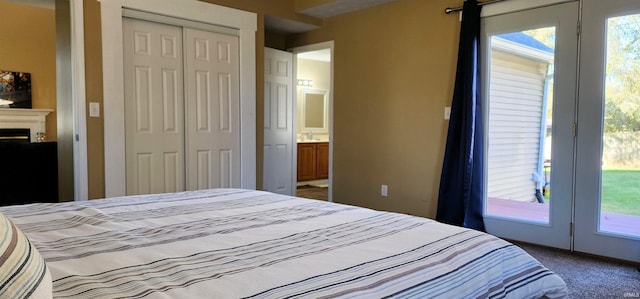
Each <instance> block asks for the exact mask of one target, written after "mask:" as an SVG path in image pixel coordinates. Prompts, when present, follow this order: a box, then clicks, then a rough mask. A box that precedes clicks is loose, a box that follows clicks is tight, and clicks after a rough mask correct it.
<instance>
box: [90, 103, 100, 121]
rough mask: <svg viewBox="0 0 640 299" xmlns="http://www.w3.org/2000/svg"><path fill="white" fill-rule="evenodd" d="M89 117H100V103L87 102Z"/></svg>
mask: <svg viewBox="0 0 640 299" xmlns="http://www.w3.org/2000/svg"><path fill="white" fill-rule="evenodd" d="M89 117H100V103H97V102H89Z"/></svg>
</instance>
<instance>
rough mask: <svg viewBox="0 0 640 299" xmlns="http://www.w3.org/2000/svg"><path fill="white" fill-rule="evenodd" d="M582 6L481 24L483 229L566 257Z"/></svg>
mask: <svg viewBox="0 0 640 299" xmlns="http://www.w3.org/2000/svg"><path fill="white" fill-rule="evenodd" d="M578 13H579V5H578V2H572V3H565V4H558V5H553V6H549V7H544V8H536V9H531V10H526V11H521V12H516V13H509V14H502V15H498V16H493V17H486V18H484V19H483V26H482V33H483V34H482V35H483V41H482V44H483V45H484V46H483V49H484V50H485V51H484V53H485V55H484V60H483V62H484V66H483V70H484V72H483V74H484V83H485V84H483V87H484V100H483V103H484V109H485V111H484V115H485V117H486V134H485V136H486V141H485V144H486V147H487V148H486V150H485V153H486V154H485V155H486V157H485V165H486V180H485V182H486V188H485V190H486V197H485V218H484V219H485V225H486V228H487V231H488V232H489V233H491V234H494V235H497V236H500V237H504V238H508V239H512V240H521V241H527V242H533V243H538V244H544V245H547V246H553V247H558V248H566V249H569V248H570V246H571V241H570V225H571V224H570V222H571V221H570V220H571V207H572V198H573V180H572V177H573V166H574V160H573V149H574V138H573V125H574V119H575V106H576V104H575V103H576V102H575V101H576V96H575V86H576V75H575V72H576V56H577V48H578V46H577V41H578V38H577V34H576V24H577V22H578Z"/></svg>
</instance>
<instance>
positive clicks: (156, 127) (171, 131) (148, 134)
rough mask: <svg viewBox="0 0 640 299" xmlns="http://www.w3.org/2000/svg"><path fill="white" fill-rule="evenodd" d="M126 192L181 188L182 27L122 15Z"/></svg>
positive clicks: (163, 190) (182, 164)
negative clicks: (123, 17)
mask: <svg viewBox="0 0 640 299" xmlns="http://www.w3.org/2000/svg"><path fill="white" fill-rule="evenodd" d="M123 38H124V49H125V50H124V53H125V56H124V82H125V84H124V85H125V111H124V113H125V128H126V137H125V140H126V149H125V150H126V159H127V162H126V174H127V194H149V193H163V192H175V191H181V190H184V188H185V187H184V181H185V180H184V169H185V164H184V160H185V150H184V148H185V144H184V131H185V129H184V97H183V94H184V92H183V55H182V48H183V46H182V29H181V28H180V27H176V26H170V25H163V24H159V23H153V22H146V21H140V20H133V19H127V18H125V19H123Z"/></svg>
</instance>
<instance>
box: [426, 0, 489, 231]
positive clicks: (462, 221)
mask: <svg viewBox="0 0 640 299" xmlns="http://www.w3.org/2000/svg"><path fill="white" fill-rule="evenodd" d="M481 8H482V7H481V6H480V5H478V2H477V1H476V0H466V1H465V3H464V6H463V9H462V25H461V29H460V45H459V48H458V67H457V70H456V82H455V88H454V91H453V102H452V103H451V118H450V120H449V133H448V135H447V145H446V150H445V155H444V162H443V165H442V176H441V178H440V192H439V195H438V211H437V214H436V220H438V221H440V222H444V223H448V224H453V225H458V226H464V227H468V228H473V229H476V230H480V231H484V221H483V219H482V200H483V190H482V189H483V187H484V184H483V174H484V173H483V165H482V164H483V163H482V162H483V161H482V159H483V136H482V135H483V134H482V133H483V132H482V109H481V107H480V104H481V101H480V59H479V58H480V10H481Z"/></svg>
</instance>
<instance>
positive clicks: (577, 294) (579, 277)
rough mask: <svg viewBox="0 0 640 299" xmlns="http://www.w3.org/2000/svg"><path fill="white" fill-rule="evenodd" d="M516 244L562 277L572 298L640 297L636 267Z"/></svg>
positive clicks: (639, 275)
mask: <svg viewBox="0 0 640 299" xmlns="http://www.w3.org/2000/svg"><path fill="white" fill-rule="evenodd" d="M513 243H515V244H516V245H518V246H520V247H521V248H522V249H524V250H525V251H527V252H528V253H529V254H531V255H532V256H534V257H535V258H536V259H537V260H538V261H540V262H541V263H542V264H543V265H545V266H546V267H547V268H549V269H550V270H551V271H553V272H555V273H557V274H558V275H559V276H560V277H562V279H564V281H565V282H566V283H567V286H568V287H569V298H640V272H638V269H637V267H636V266H637V265H632V264H627V263H624V262H619V261H612V260H607V259H601V258H596V257H592V256H589V255H585V254H580V253H571V252H569V251H564V250H557V249H551V248H547V247H542V246H537V245H531V244H526V243H520V242H513Z"/></svg>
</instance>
